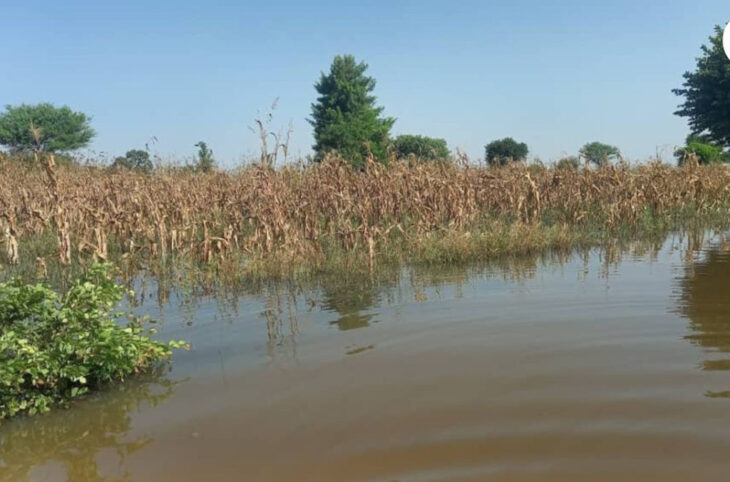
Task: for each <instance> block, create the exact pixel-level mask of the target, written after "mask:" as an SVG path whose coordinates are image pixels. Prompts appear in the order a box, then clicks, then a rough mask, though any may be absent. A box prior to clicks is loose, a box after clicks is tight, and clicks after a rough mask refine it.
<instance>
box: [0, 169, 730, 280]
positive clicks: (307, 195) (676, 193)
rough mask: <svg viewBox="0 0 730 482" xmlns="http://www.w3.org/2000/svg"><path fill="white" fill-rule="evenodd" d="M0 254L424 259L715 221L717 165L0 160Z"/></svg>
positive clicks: (727, 193)
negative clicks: (228, 167)
mask: <svg viewBox="0 0 730 482" xmlns="http://www.w3.org/2000/svg"><path fill="white" fill-rule="evenodd" d="M0 162H2V166H0V168H1V169H2V170H3V172H4V173H5V178H6V179H7V181H8V182H4V183H2V185H0V219H1V221H0V222H1V223H2V230H3V233H4V245H5V246H4V248H5V249H4V250H3V252H2V255H1V256H0V260H2V262H3V263H4V264H14V263H21V264H23V263H24V264H26V265H35V266H36V267H38V270H39V271H41V272H43V271H45V270H46V269H47V268H48V267H49V266H50V265H54V264H73V263H79V262H80V263H82V264H88V263H90V262H92V261H94V260H101V261H104V260H110V261H116V262H121V263H123V265H124V266H132V267H134V266H136V267H150V266H163V265H166V264H169V263H171V262H174V261H177V262H179V261H185V262H188V261H190V262H196V263H202V264H204V265H206V266H215V267H219V268H228V269H235V270H237V271H244V272H245V271H247V272H255V273H257V274H260V275H269V274H283V273H285V272H293V271H302V270H307V271H309V270H316V269H321V268H326V267H327V265H332V264H335V263H338V262H341V261H343V260H347V259H355V260H358V261H360V262H364V263H365V264H370V265H372V264H373V263H375V262H377V261H381V260H387V261H398V262H437V261H447V262H453V261H459V260H466V259H470V260H475V259H476V260H479V259H486V258H489V257H494V256H500V255H507V254H520V253H527V252H534V251H541V250H545V249H550V248H569V247H572V246H575V245H589V244H596V243H601V242H603V241H604V240H606V239H608V238H609V237H613V238H615V237H636V236H642V235H647V234H652V233H663V232H666V231H667V230H669V229H672V228H676V227H682V226H684V225H687V224H692V223H694V224H701V223H704V224H707V223H713V222H725V221H726V220H727V219H728V213H729V212H730V211H729V209H730V170H728V169H726V168H725V167H724V166H721V165H719V166H718V165H711V166H699V165H697V163H696V162H688V163H686V164H685V165H684V166H682V167H672V166H667V165H663V164H659V163H649V164H646V165H642V166H638V167H631V166H629V165H627V164H623V163H620V164H618V165H610V166H605V167H601V168H598V169H585V168H581V169H577V168H572V169H565V168H552V167H551V168H546V167H543V166H541V165H525V164H522V163H516V164H510V165H508V166H506V167H501V168H492V167H479V166H474V165H471V164H469V163H467V162H463V163H459V162H452V163H416V164H413V163H410V162H407V161H404V162H400V161H395V160H392V161H391V162H389V163H388V164H387V165H385V164H381V163H377V162H373V161H372V160H371V161H369V162H368V163H367V164H366V166H365V167H364V168H363V169H359V168H356V167H352V166H351V165H350V164H349V163H347V162H344V161H342V160H341V159H339V158H333V157H330V158H326V159H325V160H323V162H321V163H315V164H312V165H308V166H286V167H283V168H280V169H271V168H268V167H261V166H250V167H247V168H244V169H241V170H238V171H235V172H213V173H194V172H190V171H186V170H178V171H155V172H153V173H151V174H149V175H143V174H140V173H136V172H134V171H120V170H109V169H104V168H92V167H74V166H69V167H53V166H52V165H50V164H51V163H49V164H46V167H45V169H42V168H40V167H30V168H29V167H28V166H27V165H23V164H20V163H16V162H13V161H12V160H5V161H0Z"/></svg>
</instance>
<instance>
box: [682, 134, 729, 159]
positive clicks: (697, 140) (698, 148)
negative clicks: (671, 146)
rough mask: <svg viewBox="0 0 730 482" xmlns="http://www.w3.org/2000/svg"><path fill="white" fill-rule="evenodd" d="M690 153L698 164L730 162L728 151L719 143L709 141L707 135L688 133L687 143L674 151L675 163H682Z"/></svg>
mask: <svg viewBox="0 0 730 482" xmlns="http://www.w3.org/2000/svg"><path fill="white" fill-rule="evenodd" d="M691 155H694V156H695V157H696V158H697V162H699V163H700V164H716V163H720V162H730V153H727V152H724V151H723V148H722V146H721V145H719V144H716V143H714V142H712V141H710V140H709V139H708V138H707V137H704V136H698V135H689V136H688V137H687V145H686V146H684V147H680V148H678V149H676V150H675V151H674V156H675V157H676V158H677V164H678V165H680V166H681V165H683V164H684V163H685V161H686V160H687V159H689V157H690V156H691Z"/></svg>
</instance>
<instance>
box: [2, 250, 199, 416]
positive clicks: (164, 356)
mask: <svg viewBox="0 0 730 482" xmlns="http://www.w3.org/2000/svg"><path fill="white" fill-rule="evenodd" d="M124 292H125V288H124V287H122V286H120V285H118V284H116V283H115V282H114V280H113V268H112V267H111V265H108V264H96V265H94V266H92V267H91V268H90V269H89V271H88V273H87V274H86V275H85V276H83V277H81V278H80V279H78V280H77V281H75V282H74V283H73V285H72V286H71V288H70V289H69V290H68V292H67V293H66V294H64V295H59V294H57V293H56V292H55V291H53V290H52V289H50V288H49V287H47V286H45V285H43V284H24V283H22V282H20V281H17V280H15V281H11V282H8V283H0V420H2V419H3V418H6V417H10V416H13V415H15V414H18V413H23V412H24V413H28V414H30V415H33V414H35V413H40V412H46V411H48V410H50V408H51V407H53V406H54V405H59V404H63V403H64V402H66V401H68V400H70V399H73V398H76V397H78V396H81V395H83V394H84V393H86V392H88V391H89V390H91V389H94V388H97V387H99V386H100V385H102V384H105V383H109V382H113V381H119V380H123V379H124V378H126V377H128V376H130V375H133V374H135V373H140V372H144V371H148V370H149V369H151V368H154V367H155V366H157V365H158V364H159V363H160V362H163V361H165V360H168V359H169V357H170V354H171V350H172V348H180V347H184V346H186V345H185V343H184V342H180V341H172V342H169V343H160V342H157V341H154V340H151V339H150V338H149V337H148V336H147V335H148V334H151V333H154V330H153V329H145V328H144V327H143V323H144V322H145V321H147V320H144V319H141V318H138V317H136V316H134V315H131V314H126V313H120V312H116V311H115V307H116V305H117V303H119V301H121V299H122V296H123V294H124ZM121 317H126V318H128V319H129V322H128V323H127V324H126V326H122V325H121V324H118V323H117V322H116V320H118V319H120V318H121Z"/></svg>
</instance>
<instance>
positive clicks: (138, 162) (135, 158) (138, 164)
mask: <svg viewBox="0 0 730 482" xmlns="http://www.w3.org/2000/svg"><path fill="white" fill-rule="evenodd" d="M112 167H115V168H118V169H129V170H130V171H141V172H151V171H152V169H153V168H154V166H153V165H152V161H151V160H150V154H149V152H147V151H143V150H142V149H132V150H129V151H127V153H126V154H125V155H124V156H120V157H117V158H116V159H114V163H113V164H112Z"/></svg>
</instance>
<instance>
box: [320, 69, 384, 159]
mask: <svg viewBox="0 0 730 482" xmlns="http://www.w3.org/2000/svg"><path fill="white" fill-rule="evenodd" d="M367 68H368V66H367V64H366V63H364V62H360V63H358V62H356V61H355V57H353V56H352V55H342V56H340V55H338V56H336V57H335V59H334V61H333V62H332V65H331V66H330V71H329V73H327V74H325V73H322V74H321V76H320V79H319V81H318V82H317V83H316V84H315V85H314V88H315V89H316V90H317V93H318V94H319V96H318V97H317V102H316V103H314V104H312V117H311V119H309V123H310V124H312V127H313V128H314V142H315V144H314V146H313V149H314V151H315V153H316V154H315V160H321V159H322V157H323V156H324V155H325V154H327V153H337V154H339V155H341V156H343V157H344V158H345V159H346V160H348V161H349V162H350V163H352V164H353V165H355V166H362V165H363V164H364V162H365V159H366V158H367V157H368V155H370V154H372V155H373V156H374V157H375V158H376V159H378V160H381V161H383V160H385V158H386V147H387V144H388V138H389V134H390V128H391V127H392V126H393V123H394V122H395V119H393V118H391V117H382V116H381V114H382V112H383V108H382V107H378V106H377V105H376V104H375V102H376V98H375V96H373V95H372V92H373V89H375V79H373V78H372V77H368V76H367V75H365V71H366V70H367Z"/></svg>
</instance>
